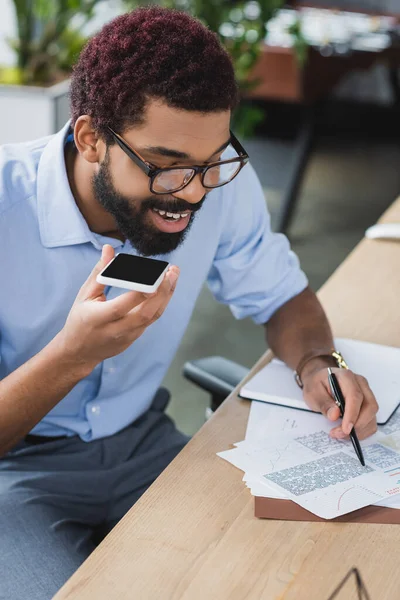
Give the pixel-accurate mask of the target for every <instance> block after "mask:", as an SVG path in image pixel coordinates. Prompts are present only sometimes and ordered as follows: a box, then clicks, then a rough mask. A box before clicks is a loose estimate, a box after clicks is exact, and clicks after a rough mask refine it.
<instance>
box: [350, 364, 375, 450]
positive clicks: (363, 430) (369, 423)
mask: <svg viewBox="0 0 400 600" xmlns="http://www.w3.org/2000/svg"><path fill="white" fill-rule="evenodd" d="M357 381H358V384H359V386H360V388H361V391H362V392H363V394H364V402H363V404H362V407H361V411H360V415H359V418H358V420H357V422H356V424H355V428H356V432H357V435H358V436H359V438H360V439H365V438H366V437H368V436H370V435H372V434H373V433H375V432H376V430H377V426H376V413H377V412H378V409H379V406H378V402H377V401H376V398H375V395H374V393H373V391H372V390H371V388H370V387H369V385H368V381H367V380H366V379H365V378H364V377H361V376H357Z"/></svg>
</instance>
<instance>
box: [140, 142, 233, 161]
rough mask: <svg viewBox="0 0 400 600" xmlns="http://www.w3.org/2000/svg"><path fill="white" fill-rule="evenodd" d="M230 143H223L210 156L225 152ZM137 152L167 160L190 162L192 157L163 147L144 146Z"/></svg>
mask: <svg viewBox="0 0 400 600" xmlns="http://www.w3.org/2000/svg"><path fill="white" fill-rule="evenodd" d="M230 143H231V138H229V140H228V141H227V142H224V143H223V144H222V145H221V146H220V147H219V148H218V149H217V150H215V152H213V153H212V154H211V156H214V154H217V153H218V152H221V150H225V148H227V147H228V146H229V144H230ZM139 152H149V153H150V154H158V155H159V156H167V157H168V158H180V159H182V160H190V159H191V158H192V157H191V156H190V154H187V153H186V152H181V151H179V150H173V149H172V148H165V147H164V146H144V147H143V148H141V150H139Z"/></svg>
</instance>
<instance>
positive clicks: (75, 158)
mask: <svg viewBox="0 0 400 600" xmlns="http://www.w3.org/2000/svg"><path fill="white" fill-rule="evenodd" d="M64 156H65V164H66V169H67V176H68V182H69V186H70V188H71V192H72V195H73V196H74V199H75V202H76V205H77V207H78V208H79V210H80V212H81V214H82V216H83V218H84V219H85V221H86V223H87V224H88V227H89V229H90V230H91V231H93V232H94V233H99V234H101V235H106V236H108V237H113V238H117V239H120V240H122V241H125V240H124V238H123V236H122V235H121V234H120V233H119V231H118V230H117V228H116V224H115V221H114V219H113V217H112V216H111V215H110V214H109V213H108V212H107V211H106V210H105V209H104V208H103V207H102V206H101V205H100V204H99V203H98V201H97V200H96V198H95V196H94V194H93V189H92V183H91V182H92V177H93V175H94V174H95V172H96V168H98V165H97V163H96V164H92V163H89V162H87V161H86V160H85V159H84V158H82V157H81V155H80V154H79V152H77V150H76V148H75V146H74V144H72V143H70V144H67V145H66V146H65V150H64Z"/></svg>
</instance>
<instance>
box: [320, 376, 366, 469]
mask: <svg viewBox="0 0 400 600" xmlns="http://www.w3.org/2000/svg"><path fill="white" fill-rule="evenodd" d="M328 380H329V387H330V388H331V392H332V396H333V399H334V401H335V403H336V405H337V406H338V407H339V408H340V414H341V417H343V415H344V409H345V406H346V405H345V401H344V396H343V392H342V390H341V389H340V385H339V382H338V380H337V378H336V376H335V375H334V374H333V373H332V370H331V369H330V368H328ZM350 439H351V441H352V444H353V447H354V450H355V453H356V454H357V456H358V460H359V461H360V463H361V464H362V466H363V467H365V460H364V455H363V452H362V450H361V446H360V442H359V441H358V437H357V434H356V432H355V430H354V427H353V429H352V430H351V431H350Z"/></svg>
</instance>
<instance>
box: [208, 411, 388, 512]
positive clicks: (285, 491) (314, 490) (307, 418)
mask: <svg viewBox="0 0 400 600" xmlns="http://www.w3.org/2000/svg"><path fill="white" fill-rule="evenodd" d="M333 426H334V424H332V423H331V422H329V421H328V420H327V419H325V417H323V416H322V415H317V414H314V413H306V412H303V411H297V410H294V409H290V408H286V407H282V406H273V405H268V404H262V403H257V402H253V403H252V407H251V412H250V418H249V423H248V428H247V432H246V439H245V440H244V441H242V442H239V443H237V444H235V448H233V449H232V450H228V451H226V452H220V453H218V456H220V457H221V458H224V459H225V460H227V461H229V462H231V463H232V464H233V465H235V466H236V467H238V468H239V469H241V470H243V471H245V476H244V481H245V482H246V484H247V485H248V486H249V487H250V489H251V492H252V494H254V495H262V496H266V497H270V498H282V499H283V498H285V499H289V500H292V501H294V502H296V503H297V504H299V505H300V506H302V507H303V508H305V509H307V510H309V511H311V512H312V513H314V514H316V515H318V516H319V517H322V518H324V519H333V518H335V517H338V516H340V515H343V514H346V513H348V512H352V511H353V510H357V509H359V508H362V507H364V506H368V505H370V504H380V505H384V506H393V507H399V508H400V496H398V497H397V498H396V496H397V495H398V494H400V413H399V414H398V413H396V414H395V415H394V416H393V417H392V419H391V420H390V421H389V423H388V424H387V425H384V426H382V427H380V428H379V431H378V432H377V433H376V434H375V435H374V436H371V437H370V438H369V439H368V440H365V441H362V442H361V445H362V448H363V452H364V457H365V461H366V466H365V467H363V466H362V465H361V464H360V462H359V460H358V458H357V456H356V455H355V453H354V449H353V446H352V444H351V442H350V441H338V440H334V439H332V438H330V436H329V431H330V429H331V428H332V427H333Z"/></svg>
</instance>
